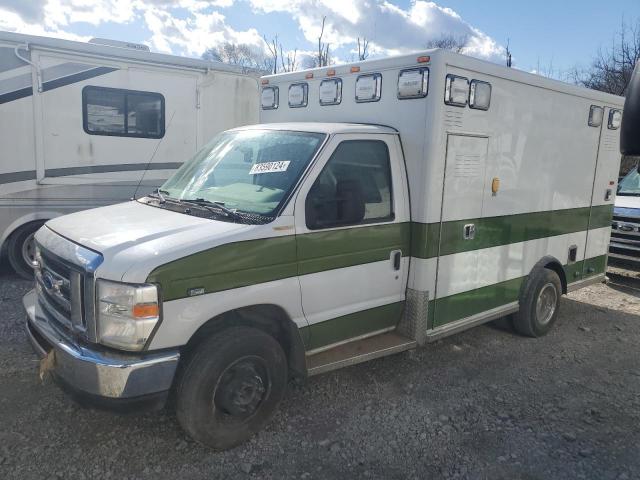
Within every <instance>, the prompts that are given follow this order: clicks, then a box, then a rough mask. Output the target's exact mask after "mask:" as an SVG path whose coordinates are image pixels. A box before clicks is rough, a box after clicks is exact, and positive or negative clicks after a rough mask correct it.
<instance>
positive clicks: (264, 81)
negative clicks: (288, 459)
mask: <svg viewBox="0 0 640 480" xmlns="http://www.w3.org/2000/svg"><path fill="white" fill-rule="evenodd" d="M260 83H261V84H262V85H269V80H267V79H266V78H263V79H262V81H261V82H260Z"/></svg>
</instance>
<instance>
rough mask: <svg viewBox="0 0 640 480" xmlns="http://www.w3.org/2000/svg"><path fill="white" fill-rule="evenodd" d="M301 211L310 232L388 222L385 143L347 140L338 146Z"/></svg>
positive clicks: (389, 201) (390, 215)
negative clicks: (303, 209) (303, 213)
mask: <svg viewBox="0 0 640 480" xmlns="http://www.w3.org/2000/svg"><path fill="white" fill-rule="evenodd" d="M305 210H306V216H307V227H308V228H310V229H318V228H327V227H336V226H346V225H357V224H360V223H375V222H382V221H388V220H392V219H393V208H392V191H391V164H390V160H389V150H388V148H387V145H386V143H384V142H382V141H379V140H349V141H345V142H342V143H341V144H340V145H338V147H337V148H336V150H335V151H334V152H333V155H331V158H330V159H329V161H328V162H327V164H326V165H325V167H324V169H323V170H322V173H321V174H320V175H319V176H318V178H317V179H316V181H315V182H314V184H313V186H312V187H311V190H310V191H309V194H308V196H307V201H306V208H305Z"/></svg>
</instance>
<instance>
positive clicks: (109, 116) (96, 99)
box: [82, 87, 165, 138]
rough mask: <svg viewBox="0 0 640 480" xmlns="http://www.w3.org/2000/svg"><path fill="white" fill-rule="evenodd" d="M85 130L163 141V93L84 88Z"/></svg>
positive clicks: (94, 133)
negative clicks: (160, 139) (161, 139)
mask: <svg viewBox="0 0 640 480" xmlns="http://www.w3.org/2000/svg"><path fill="white" fill-rule="evenodd" d="M82 117H83V125H84V131H85V132H87V133H88V134H90V135H111V136H119V137H137V138H162V137H163V136H164V130H165V126H164V118H165V117H164V97H163V96H162V95H161V94H159V93H151V92H139V91H134V90H121V89H117V88H104V87H84V89H83V90H82Z"/></svg>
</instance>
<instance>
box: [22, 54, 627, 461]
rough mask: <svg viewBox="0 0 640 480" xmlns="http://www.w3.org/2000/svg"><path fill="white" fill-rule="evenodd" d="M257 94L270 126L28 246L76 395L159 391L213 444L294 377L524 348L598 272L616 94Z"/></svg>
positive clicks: (247, 431)
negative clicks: (509, 339)
mask: <svg viewBox="0 0 640 480" xmlns="http://www.w3.org/2000/svg"><path fill="white" fill-rule="evenodd" d="M261 83H262V91H261V98H260V103H261V108H262V115H261V121H262V122H263V123H261V124H258V125H254V126H249V127H240V128H236V129H233V130H230V131H227V132H224V133H221V134H219V135H218V136H216V137H215V138H214V139H213V140H212V141H211V143H209V144H208V145H207V146H205V147H204V148H203V149H202V150H201V151H200V152H199V153H198V154H197V155H195V156H194V157H193V159H192V160H190V161H188V162H186V163H185V164H184V165H183V166H182V167H181V168H180V169H179V170H178V171H177V172H176V173H175V175H173V176H172V177H171V178H170V179H169V180H168V181H167V182H166V183H165V184H164V185H163V186H162V187H161V189H160V190H158V192H157V193H155V194H151V195H149V196H146V197H144V198H140V199H138V200H136V201H132V202H128V203H123V204H120V205H112V206H109V207H103V208H101V209H97V210H92V211H85V212H78V213H74V214H71V215H67V216H65V217H61V218H56V219H54V220H51V221H49V222H47V224H46V225H45V226H44V227H42V228H41V229H40V230H38V232H37V234H36V245H37V249H36V261H37V267H36V280H37V281H36V290H34V291H32V292H30V293H29V294H27V295H26V296H25V297H24V304H25V308H26V311H27V314H28V321H27V329H28V334H29V337H30V338H31V341H32V343H33V345H34V348H35V350H36V351H37V352H38V353H39V354H40V355H41V356H43V357H46V358H48V361H47V362H45V363H44V365H45V369H46V368H48V369H49V371H51V372H52V373H53V375H54V376H55V377H56V378H58V380H59V381H61V382H62V383H64V384H66V385H67V387H69V390H71V391H72V392H75V394H77V395H82V396H85V397H87V396H88V397H90V398H92V399H93V400H98V401H100V402H102V403H105V402H109V403H122V402H133V401H150V400H153V401H155V402H157V403H158V402H159V403H160V404H162V403H163V402H164V401H165V399H166V398H167V396H168V394H169V392H170V391H172V389H173V391H174V392H175V397H176V405H177V407H176V408H177V416H178V420H179V421H180V423H181V425H182V426H183V428H184V429H185V430H186V431H187V432H188V433H189V434H190V435H191V436H192V437H193V438H195V439H197V440H198V441H200V442H202V443H204V444H207V445H210V446H212V447H214V448H219V449H223V448H229V447H231V446H234V445H237V444H238V443H240V442H242V441H245V440H246V439H247V438H249V437H250V436H251V435H252V434H253V433H255V432H256V431H257V430H259V429H260V428H261V427H262V426H263V425H264V424H265V423H266V422H267V421H268V420H269V419H270V418H271V416H272V415H273V413H274V411H275V409H276V407H277V405H278V403H279V402H280V400H281V399H282V397H283V395H284V392H285V387H286V385H287V382H288V381H289V380H290V379H298V380H304V379H306V378H307V377H308V376H310V375H317V374H321V373H323V372H327V371H330V370H333V369H336V368H340V367H344V366H348V365H353V364H355V363H359V362H364V361H366V360H370V359H373V358H377V357H382V356H385V355H390V354H393V353H397V352H402V351H405V350H408V349H412V348H416V347H418V346H422V345H424V344H426V343H428V342H431V341H435V340H438V339H441V338H443V337H445V336H447V335H452V334H454V333H457V332H460V331H462V330H465V329H468V328H471V327H474V326H476V325H480V324H482V323H485V322H489V321H491V320H494V319H497V318H500V317H504V316H508V315H513V324H514V327H515V328H516V330H517V331H518V332H520V333H521V334H523V335H528V336H532V337H539V336H542V335H544V334H546V333H547V332H548V331H549V330H550V329H551V328H552V326H553V324H554V322H555V320H556V318H557V315H558V308H559V306H560V298H561V296H562V294H564V293H567V292H568V291H571V290H573V289H577V288H581V287H583V286H586V285H589V284H590V283H592V282H599V281H602V280H603V279H604V271H605V267H606V263H607V246H608V243H609V235H610V232H611V213H612V209H613V202H614V197H615V183H616V179H617V174H618V169H619V164H620V155H619V152H618V128H619V119H620V111H621V108H622V104H623V99H622V98H620V97H617V96H613V95H608V94H604V93H601V92H596V91H592V90H586V89H583V88H578V87H576V86H573V85H568V84H564V83H561V82H558V81H555V80H551V79H548V78H543V77H539V76H535V75H531V74H528V73H525V72H522V71H518V70H515V69H510V68H505V67H502V66H498V65H495V64H492V63H488V62H484V61H481V60H477V59H474V58H470V57H466V56H463V55H458V54H456V53H453V52H449V51H445V50H431V51H426V52H424V53H420V54H414V55H405V56H400V57H395V58H386V59H378V60H370V61H364V62H359V63H354V64H350V65H340V66H335V67H331V68H319V69H313V70H309V71H302V72H292V73H286V74H281V75H274V76H268V77H264V78H263V79H262V80H261ZM96 217H99V218H100V222H98V223H97V224H92V219H94V218H96Z"/></svg>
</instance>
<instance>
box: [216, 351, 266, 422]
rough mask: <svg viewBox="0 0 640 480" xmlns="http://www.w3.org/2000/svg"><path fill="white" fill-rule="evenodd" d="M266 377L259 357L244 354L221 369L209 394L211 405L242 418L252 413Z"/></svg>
mask: <svg viewBox="0 0 640 480" xmlns="http://www.w3.org/2000/svg"><path fill="white" fill-rule="evenodd" d="M268 387H269V378H268V375H267V373H266V369H265V368H264V363H263V361H262V359H260V358H257V357H244V358H241V359H239V360H237V361H236V362H234V363H233V364H231V365H230V366H229V367H227V369H226V370H225V371H224V373H223V374H222V376H221V377H220V380H219V382H218V385H217V387H216V390H215V392H214V396H213V402H214V407H216V408H218V409H220V410H222V411H223V412H224V413H226V414H228V415H231V416H233V417H237V418H239V419H245V418H248V417H250V416H251V415H253V414H254V413H255V412H256V410H257V409H258V407H259V406H260V404H261V403H262V401H263V400H264V398H265V396H266V393H267V390H268Z"/></svg>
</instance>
